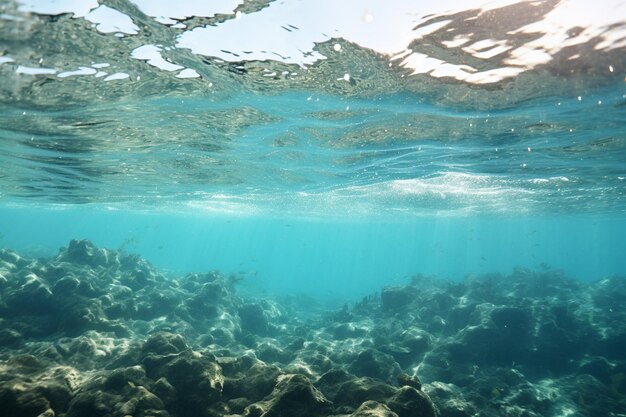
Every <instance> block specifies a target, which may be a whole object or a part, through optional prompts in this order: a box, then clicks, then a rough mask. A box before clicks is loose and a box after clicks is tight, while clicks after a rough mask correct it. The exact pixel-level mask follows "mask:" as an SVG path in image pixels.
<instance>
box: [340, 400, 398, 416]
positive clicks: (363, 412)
mask: <svg viewBox="0 0 626 417" xmlns="http://www.w3.org/2000/svg"><path fill="white" fill-rule="evenodd" d="M350 417H398V415H397V414H396V413H394V412H393V411H391V410H390V409H389V407H387V406H386V405H385V404H381V403H379V402H376V401H365V402H364V403H363V404H361V406H360V407H359V408H357V410H356V411H355V412H354V413H352V414H350Z"/></svg>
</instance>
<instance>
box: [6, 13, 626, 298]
mask: <svg viewBox="0 0 626 417" xmlns="http://www.w3.org/2000/svg"><path fill="white" fill-rule="evenodd" d="M400 3H401V4H400ZM124 4H125V5H124V6H123V5H121V4H120V5H118V6H117V9H115V8H111V7H109V6H104V5H103V6H100V7H97V6H98V5H97V4H96V3H93V4H91V3H85V4H83V5H82V6H79V5H75V4H73V3H72V2H65V3H64V2H60V3H46V2H36V1H20V2H15V3H12V2H9V3H6V4H4V5H3V6H2V7H3V13H4V14H3V15H2V17H1V18H0V22H2V29H3V33H4V37H5V40H4V43H3V45H4V46H3V47H2V49H1V52H2V55H3V56H2V57H1V58H2V60H1V61H0V71H1V72H2V74H3V78H2V80H3V81H2V83H1V85H2V96H1V100H0V109H1V112H0V138H1V141H0V164H1V167H2V169H1V171H0V205H1V206H2V208H1V209H0V210H1V213H2V215H1V218H0V233H2V240H1V241H0V242H1V244H2V245H3V246H5V247H10V248H15V249H20V250H24V251H27V252H29V253H33V254H37V255H50V254H54V253H56V251H57V250H58V248H59V247H61V246H64V245H66V244H67V242H68V241H69V240H70V239H72V238H85V239H90V240H92V241H93V242H94V243H95V244H97V245H99V246H104V247H108V248H113V249H117V248H120V249H122V250H124V251H127V252H136V253H139V254H140V255H142V256H143V257H145V258H146V259H148V260H149V261H150V262H152V263H153V264H154V265H155V266H158V267H160V268H164V269H166V270H168V271H171V272H172V273H183V272H188V271H206V270H211V269H219V270H222V271H224V272H225V273H227V274H239V275H241V276H242V277H244V280H243V282H244V283H245V285H246V286H248V287H249V288H250V289H252V290H253V291H261V292H263V293H305V294H309V295H314V296H316V297H320V298H322V299H331V298H333V299H334V298H343V297H347V298H348V299H350V300H354V299H356V298H358V297H362V296H364V295H367V294H369V293H371V292H375V291H377V290H378V289H380V288H381V287H383V286H385V285H390V284H398V283H403V282H406V281H407V280H408V279H409V278H410V277H411V276H413V275H415V274H420V273H421V274H427V275H435V276H439V277H442V278H444V279H450V280H454V281H459V280H462V279H463V278H464V277H465V276H468V275H472V274H483V273H490V272H499V273H503V274H506V273H510V272H511V271H512V270H513V269H514V268H516V267H522V268H530V269H538V270H542V269H549V268H552V269H562V270H564V271H565V272H566V273H567V275H569V276H571V277H575V278H576V279H580V280H584V281H590V280H596V279H600V278H602V277H606V276H611V275H624V273H625V272H626V261H625V260H624V256H623V243H622V242H621V239H620V237H621V236H623V235H624V230H625V229H626V196H625V184H626V163H625V161H626V146H625V143H624V140H625V139H624V138H625V137H626V123H625V120H626V117H625V116H626V113H625V112H626V110H625V109H626V107H625V106H624V103H625V102H626V98H625V97H626V87H625V84H626V83H625V82H624V65H623V64H624V61H625V54H624V53H623V47H622V46H621V44H620V42H621V41H619V40H617V39H618V38H619V36H618V35H619V34H620V33H621V32H619V28H620V27H621V26H619V24H618V23H619V18H617V17H611V16H609V15H608V14H598V15H596V14H593V13H591V12H590V13H591V14H589V15H588V16H586V17H585V16H584V13H583V12H582V11H583V10H587V9H585V7H586V6H583V5H582V4H578V3H576V4H575V5H572V6H571V7H574V8H575V7H579V8H581V9H580V10H581V13H580V14H576V16H575V18H571V19H574V20H576V19H578V20H579V21H580V22H582V23H585V24H586V25H587V26H583V27H586V28H587V29H585V31H583V32H582V34H581V35H580V36H578V37H577V38H575V39H574V38H571V40H568V41H567V42H566V41H563V42H561V44H560V45H561V46H560V47H559V48H561V49H559V48H556V49H555V47H553V46H549V45H552V44H551V42H552V41H551V38H550V37H551V36H559V35H558V34H559V33H560V32H559V30H561V29H558V30H557V29H551V30H547V29H546V31H545V33H543V37H539V36H538V38H537V39H535V40H533V41H532V42H530V43H527V44H524V43H523V42H524V38H523V37H520V38H517V36H518V35H517V34H515V33H517V32H515V30H517V31H518V32H519V31H522V32H523V31H525V30H531V29H529V28H535V27H537V28H539V27H540V25H541V24H548V23H546V22H561V20H560V19H561V18H563V19H565V17H563V16H569V15H567V14H561V13H565V11H564V10H566V9H563V10H561V9H560V8H559V7H560V6H558V5H556V4H550V5H549V6H548V3H546V5H544V6H545V7H546V8H545V9H542V8H543V7H544V6H541V7H540V10H541V13H545V16H543V15H542V14H541V13H539V12H537V13H538V14H533V13H535V12H533V13H530V14H528V13H529V11H528V10H526V9H525V8H524V7H526V6H524V4H523V2H522V3H520V5H518V6H519V7H520V9H519V10H518V9H516V7H518V6H511V7H507V6H506V5H503V6H502V7H497V6H484V7H485V8H486V9H485V10H492V11H491V13H494V16H499V19H500V20H498V19H495V22H496V23H493V22H492V23H490V22H489V21H483V20H480V19H482V18H481V17H480V15H479V18H478V19H479V20H477V22H478V23H476V25H475V27H474V26H471V24H469V23H467V22H468V21H467V20H466V19H465V17H463V16H465V15H463V13H465V12H463V10H464V9H463V7H464V6H463V5H457V4H452V3H451V4H450V5H449V6H447V7H448V8H449V9H450V10H448V9H445V10H448V11H446V12H445V13H444V12H443V10H440V7H441V6H437V7H436V8H435V7H434V6H433V7H432V8H431V9H428V8H427V7H425V6H424V5H422V6H420V7H419V8H415V7H417V6H415V5H409V4H405V3H402V2H399V3H398V5H397V9H398V10H395V9H385V10H383V9H380V8H377V7H374V6H371V5H368V6H367V7H366V8H365V9H364V12H363V13H364V14H363V15H362V16H361V15H360V14H359V13H360V12H359V13H357V14H359V16H361V17H360V19H361V18H362V19H361V20H359V21H358V22H357V21H354V22H353V21H351V20H350V19H352V18H353V17H354V16H355V15H354V13H356V12H358V11H359V10H360V9H359V7H356V8H355V10H354V11H349V10H347V9H346V10H344V9H337V10H336V12H337V14H336V16H335V17H334V18H333V19H338V20H332V22H324V21H323V19H321V20H320V21H318V23H319V25H316V24H313V22H314V21H315V17H314V16H313V15H311V16H310V19H309V20H307V19H304V20H303V17H302V15H301V14H300V13H295V11H296V10H298V7H300V8H301V9H299V10H301V11H302V10H308V12H307V13H313V14H314V13H316V12H315V11H313V10H310V9H309V6H308V3H306V2H301V3H299V2H293V3H289V4H283V3H281V4H272V6H271V7H265V5H264V3H263V4H262V3H259V4H255V5H251V6H250V7H252V9H241V8H235V9H233V13H234V14H229V13H223V12H218V14H214V13H216V12H215V10H213V9H211V8H210V7H209V6H208V5H205V6H202V7H207V8H208V9H207V10H205V11H203V12H201V11H200V10H204V9H202V7H201V6H193V7H196V8H195V9H194V8H193V7H192V6H191V5H187V6H189V7H190V8H191V9H190V10H189V11H187V9H186V7H187V6H184V7H183V6H181V7H183V8H182V9H180V10H178V11H177V10H170V11H168V12H167V13H170V14H169V15H167V14H162V13H166V12H164V11H163V10H162V9H159V7H164V6H159V7H157V6H155V5H153V6H149V4H148V3H146V4H144V3H141V2H135V3H124ZM327 6H328V7H330V6H329V5H326V4H325V3H324V5H320V8H323V7H327ZM134 7H136V8H134ZM150 7H157V9H158V10H156V9H151V8H150ZM214 7H217V6H214ZM224 7H227V8H228V7H229V6H226V5H224ZM233 7H235V6H233ZM238 7H239V6H238ZM528 7H530V6H528ZM533 7H535V6H533ZM537 7H539V6H537ZM607 7H609V6H608V5H607ZM610 7H617V8H618V10H621V9H619V7H622V5H621V3H619V2H615V4H613V3H611V6H610ZM292 8H293V10H292ZM455 8H456V9H455ZM209 9H211V10H209ZM357 9H358V10H357ZM403 9H406V11H407V13H408V12H409V11H410V12H411V13H412V14H411V13H409V14H408V15H407V14H405V13H403V12H402V10H403ZM234 10H237V11H236V12H235V11H234ZM472 10H474V9H472ZM537 10H539V9H537ZM191 11H194V13H200V14H197V15H196V17H193V18H189V16H190V15H189V14H186V13H190V12H191ZM353 12H354V13H353ZM428 12H432V13H435V15H433V16H431V15H430V14H429V13H428ZM144 13H145V14H144ZM220 13H221V14H220ZM238 13H239V14H238ZM294 13H295V14H294ZM436 13H443V14H440V15H437V14H436ZM511 13H513V14H515V15H517V16H521V17H524V18H520V19H519V21H510V20H508V19H507V16H508V15H509V14H511ZM166 16H169V18H171V19H174V20H171V21H168V20H167V19H166V20H163V21H162V19H165V17H166ZM184 16H187V17H184ZM406 16H413V17H410V18H408V17H406ZM446 16H447V17H448V18H449V21H448V20H446V22H448V23H446V25H444V28H439V29H436V30H434V32H433V31H432V30H427V31H426V32H424V33H425V34H423V33H422V32H420V31H421V30H422V29H420V28H423V27H431V26H428V25H429V24H435V26H436V25H437V24H440V23H437V22H441V20H442V19H443V18H444V17H446ZM542 16H543V17H542ZM183 17H184V18H183ZM153 18H155V19H156V21H155V20H153ZM159 19H161V20H159ZM176 19H178V20H176ZM185 19H187V20H185ZM194 19H195V20H194ZM203 19H205V20H203ZM255 19H256V20H255ZM342 19H344V20H345V22H344V20H342ZM346 19H347V20H346ZM394 19H395V20H394ZM407 19H408V20H407ZM542 19H543V20H542ZM568 19H570V18H568ZM585 19H588V21H585ZM611 19H613V20H611ZM175 21H178V22H184V23H180V25H182V26H180V25H178V26H177V25H175V24H174V23H173V22H175ZM274 21H277V22H278V21H284V22H291V23H290V25H291V26H289V25H283V26H281V27H282V29H280V31H279V32H276V33H275V34H274V35H272V36H274V38H271V39H274V40H275V41H274V43H267V44H265V45H264V46H266V47H269V46H270V45H272V47H273V49H272V48H270V49H264V47H263V45H259V44H258V43H260V42H263V36H265V32H263V31H262V30H261V29H263V28H266V26H267V30H268V31H269V32H271V30H270V29H271V28H272V27H274V23H272V22H274ZM89 22H91V23H89ZM246 22H248V23H246ZM342 22H344V23H342ZM350 22H351V23H350ZM498 22H499V23H498ZM533 22H534V23H533ZM567 22H568V23H567V24H569V25H574V23H573V21H569V20H567ZM580 22H579V23H580ZM582 23H581V24H582ZM612 23H615V24H616V25H617V26H615V25H613V26H611V24H612ZM90 24H91V26H90ZM393 24H396V25H397V32H393V33H396V35H397V37H396V38H394V37H393V36H391V37H386V36H382V35H381V36H380V37H378V38H376V37H374V38H371V36H370V35H371V33H373V32H371V31H372V30H374V29H373V28H377V29H376V30H378V29H380V28H381V27H384V28H387V29H388V28H389V27H391V26H390V25H393ZM550 24H552V23H550ZM254 25H258V28H259V31H258V32H257V33H258V35H257V37H254V36H252V35H250V36H248V37H244V36H243V33H244V32H242V35H241V36H242V37H241V38H237V37H234V38H233V37H232V36H231V37H227V36H225V35H220V33H221V32H220V31H225V32H224V33H231V32H230V31H237V30H241V31H247V30H249V29H250V28H254V27H257V26H254ZM327 25H335V26H333V27H334V29H333V32H332V33H334V35H332V34H330V33H331V32H324V31H323V30H322V29H324V28H326V26H327ZM368 25H370V26H368ZM371 25H374V26H371ZM380 25H382V26H380ZM407 25H408V26H407ZM467 25H470V26H467ZM490 25H495V26H494V27H493V28H492V29H493V30H496V29H497V30H496V32H489V30H491V29H489V28H491V26H490ZM507 25H508V26H507ZM533 25H535V26H533ZM537 25H539V26H537ZM564 25H565V23H564ZM179 26H180V27H179ZM405 26H406V27H405ZM435 26H433V27H435ZM563 27H567V25H565V26H563ZM572 27H573V26H572ZM285 28H286V29H285ZM294 28H295V29H294ZM504 28H506V29H507V30H508V32H506V33H508V35H506V33H505V32H502V33H501V34H500V35H498V33H500V32H497V31H498V30H499V31H502V30H503V29H504ZM616 28H617V29H616ZM272 30H273V29H272ZM533 30H538V31H541V29H533ZM269 32H268V33H269ZM283 32H284V33H283ZM322 32H323V34H322ZM246 33H247V32H246ZM271 33H274V32H271ZM380 33H383V32H380ZM384 33H387V32H384ZM390 33H391V32H390ZM490 33H491V35H493V36H492V37H491V38H490V37H489V34H490ZM537 33H539V32H537ZM567 33H568V34H569V35H568V36H571V34H572V33H574V32H567ZM592 35H595V36H596V38H593V36H592ZM216 36H217V38H215V37H216ZM220 36H221V37H220ZM233 36H234V35H233ZM464 36H465V37H467V39H471V40H472V42H475V43H474V44H473V46H471V47H468V45H470V44H468V43H467V40H466V41H465V43H463V42H461V40H462V39H464ZM498 36H504V38H502V39H500V40H498V39H495V40H494V37H495V38H497V37H498ZM507 36H508V37H507ZM520 36H521V35H520ZM73 39H81V42H78V43H77V42H75V41H73ZM203 39H204V41H203ZM215 39H222V42H223V43H224V45H223V47H222V48H221V49H220V48H217V49H216V48H215V47H214V46H212V45H213V44H212V43H210V42H209V40H213V41H215ZM236 39H238V41H236ZM305 39H306V40H307V41H306V42H305ZM401 39H407V42H408V40H419V39H422V40H426V41H428V42H431V43H432V44H433V45H438V46H437V47H436V48H435V47H433V48H434V49H430V50H428V49H424V48H423V47H422V46H420V45H421V44H420V43H415V42H414V43H410V44H402V43H401V42H400V40H401ZM593 39H604V43H600V44H598V45H599V46H596V47H593V48H591V49H589V50H586V49H584V48H585V47H586V46H589V45H591V43H590V42H592V40H593ZM282 40H284V43H282V42H283V41H282ZM308 40H312V43H307V42H308ZM426 41H424V42H426ZM266 42H270V40H266ZM481 42H482V43H481ZM494 42H495V43H494ZM515 42H518V43H519V42H521V45H523V47H526V48H531V49H532V50H533V51H535V52H536V53H539V52H541V51H543V52H542V53H547V54H548V55H547V57H546V56H544V57H543V58H541V60H542V64H541V65H539V66H538V64H537V61H535V58H534V55H532V54H528V53H527V50H525V49H523V48H522V47H521V46H520V47H519V48H520V49H511V48H512V47H510V48H509V52H507V54H508V55H507V56H508V57H507V58H506V59H504V58H503V56H502V55H500V54H499V53H494V54H491V55H493V56H491V57H486V55H484V54H487V55H490V53H489V51H496V49H491V48H496V47H497V48H500V47H503V45H504V46H506V45H509V46H510V45H518V44H516V43H515ZM533 42H534V43H533ZM542 42H543V43H542ZM457 43H458V45H457ZM407 45H409V46H407ZM462 45H465V46H462ZM479 45H480V46H479ZM494 45H496V46H494ZM497 45H500V46H497ZM296 47H297V48H296ZM237 48H240V49H241V50H238V49H237ZM294 48H295V49H294ZM298 48H299V49H298ZM307 48H311V51H309V52H307ZM393 48H396V49H393ZM398 48H400V49H398ZM402 48H404V52H402ZM462 48H465V49H462ZM468 48H469V49H468ZM550 48H551V49H550ZM272 50H273V51H274V52H275V53H274V54H273V55H272V54H271V53H270V52H268V51H272ZM32 51H38V52H36V53H35V52H32ZM524 51H526V52H524ZM546 51H547V52H546ZM583 51H584V52H585V53H583ZM496 52H497V51H496ZM502 53H504V52H502ZM267 54H270V55H271V56H269V55H267ZM481 54H483V55H481ZM564 57H567V59H566V60H565V61H564V59H565V58H564ZM433 60H434V61H433ZM476 60H482V63H480V65H478V61H476ZM474 61H476V62H474ZM433 62H434V63H433ZM464 65H465V66H464ZM467 65H469V66H470V67H471V66H472V65H473V66H474V67H473V68H469V67H467ZM425 68H426V69H425ZM444 68H445V71H447V72H446V75H442V74H439V75H437V74H438V71H443V70H444ZM468 68H469V69H468ZM566 70H567V71H566ZM468 74H470V75H468Z"/></svg>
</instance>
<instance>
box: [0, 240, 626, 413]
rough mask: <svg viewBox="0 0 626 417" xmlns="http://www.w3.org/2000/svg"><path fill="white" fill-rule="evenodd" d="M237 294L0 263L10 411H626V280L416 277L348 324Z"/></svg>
mask: <svg viewBox="0 0 626 417" xmlns="http://www.w3.org/2000/svg"><path fill="white" fill-rule="evenodd" d="M237 285H238V283H237V281H236V280H235V279H232V278H229V277H226V276H224V275H222V274H220V273H218V272H210V273H206V274H189V275H186V276H184V277H180V278H171V277H167V276H165V275H164V274H162V273H160V272H159V271H156V270H155V269H154V268H153V267H151V265H150V264H149V263H148V262H146V261H145V260H143V259H141V258H140V257H138V256H134V255H126V254H123V253H121V252H116V251H111V250H107V249H98V248H96V247H94V246H93V245H92V244H91V243H90V242H88V241H71V242H70V243H69V246H68V247H67V248H63V249H61V250H60V252H59V254H58V255H57V256H56V257H53V258H49V259H30V258H27V257H23V256H20V255H19V254H17V253H15V252H13V251H10V250H2V251H0V415H2V416H4V417H26V416H28V417H30V416H32V417H36V416H40V417H52V416H65V417H94V416H107V417H108V416H112V417H127V416H133V417H148V416H153V417H166V416H171V417H175V416H177V417H213V416H248V417H259V416H265V417H277V416H285V417H317V416H320V417H321V416H345V417H348V416H351V417H366V416H367V417H421V416H424V417H431V416H443V417H464V416H485V417H486V416H520V417H522V416H524V417H531V416H593V417H603V416H607V417H608V416H626V308H625V307H626V280H625V279H623V278H616V277H612V278H606V279H603V280H600V281H597V282H592V283H583V282H579V281H575V280H572V279H569V278H568V277H566V276H564V275H563V274H562V273H560V272H559V271H551V270H542V271H531V270H527V269H517V270H515V271H513V273H512V274H510V275H508V276H504V275H498V274H494V275H484V276H470V277H467V278H466V279H465V280H464V281H463V282H459V283H447V282H442V281H440V280H436V279H431V278H428V277H423V276H416V277H415V278H413V280H412V282H411V283H410V284H409V285H407V286H405V287H391V288H384V289H382V290H381V291H380V293H379V294H374V295H372V296H371V297H368V298H366V299H364V300H362V301H361V302H359V303H357V304H355V305H352V306H346V307H344V308H343V309H338V310H334V311H329V310H327V309H326V310H325V309H323V308H322V307H321V306H320V305H316V304H315V302H313V301H312V300H307V299H306V298H304V297H295V296H294V297H288V298H284V297H283V298H282V299H268V298H244V297H242V296H239V295H237V293H236V291H235V289H236V287H237ZM420 381H421V382H420Z"/></svg>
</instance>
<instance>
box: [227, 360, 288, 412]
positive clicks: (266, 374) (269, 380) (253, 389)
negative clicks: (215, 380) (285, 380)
mask: <svg viewBox="0 0 626 417" xmlns="http://www.w3.org/2000/svg"><path fill="white" fill-rule="evenodd" d="M279 375H280V369H279V368H278V367H277V366H276V365H267V364H265V363H263V362H257V363H255V364H254V365H252V366H251V367H250V368H249V369H248V370H247V372H246V373H245V375H243V376H241V377H239V378H227V379H226V380H225V382H224V395H225V396H228V397H230V398H237V397H245V398H248V399H249V400H251V402H255V401H260V400H261V399H263V398H264V397H266V396H267V395H269V394H270V393H271V392H272V390H273V389H274V387H275V386H276V382H277V381H278V377H279Z"/></svg>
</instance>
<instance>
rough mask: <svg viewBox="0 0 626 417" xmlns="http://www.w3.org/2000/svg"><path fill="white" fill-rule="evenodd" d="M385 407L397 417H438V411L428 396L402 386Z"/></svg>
mask: <svg viewBox="0 0 626 417" xmlns="http://www.w3.org/2000/svg"><path fill="white" fill-rule="evenodd" d="M387 406H388V407H389V409H391V410H392V411H393V412H394V413H396V414H397V415H398V417H413V416H420V417H438V416H439V410H438V409H437V407H435V405H434V404H433V402H432V401H431V399H430V397H429V396H428V394H426V393H425V392H423V391H418V390H416V389H415V388H412V387H409V386H404V387H402V388H400V389H399V390H398V391H396V392H395V394H393V395H392V396H391V398H389V400H388V401H387Z"/></svg>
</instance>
